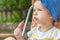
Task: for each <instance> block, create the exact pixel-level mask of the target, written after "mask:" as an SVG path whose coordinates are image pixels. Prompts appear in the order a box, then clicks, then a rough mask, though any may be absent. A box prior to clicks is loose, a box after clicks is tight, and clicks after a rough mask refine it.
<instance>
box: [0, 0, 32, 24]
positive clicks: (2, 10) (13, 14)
mask: <svg viewBox="0 0 60 40" xmlns="http://www.w3.org/2000/svg"><path fill="white" fill-rule="evenodd" d="M30 6H31V0H0V23H1V22H4V23H6V22H20V21H22V20H25V18H26V15H27V11H28V8H29V7H30Z"/></svg>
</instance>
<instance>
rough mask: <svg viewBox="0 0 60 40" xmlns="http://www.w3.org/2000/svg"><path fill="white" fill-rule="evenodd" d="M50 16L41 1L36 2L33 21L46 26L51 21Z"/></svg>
mask: <svg viewBox="0 0 60 40" xmlns="http://www.w3.org/2000/svg"><path fill="white" fill-rule="evenodd" d="M49 18H50V15H49V13H48V11H47V9H45V7H44V6H43V5H42V4H41V2H40V1H36V2H35V4H34V9H33V21H35V22H36V23H40V24H46V23H47V22H48V21H49Z"/></svg>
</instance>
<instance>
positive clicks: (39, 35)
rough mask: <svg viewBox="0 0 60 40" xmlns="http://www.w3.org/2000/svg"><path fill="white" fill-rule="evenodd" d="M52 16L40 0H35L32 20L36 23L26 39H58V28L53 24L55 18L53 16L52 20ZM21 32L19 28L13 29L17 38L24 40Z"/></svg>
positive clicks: (59, 37)
mask: <svg viewBox="0 0 60 40" xmlns="http://www.w3.org/2000/svg"><path fill="white" fill-rule="evenodd" d="M52 17H53V16H52V15H50V11H49V10H48V8H47V9H46V7H44V5H42V2H41V1H39V0H38V1H35V3H34V9H33V18H32V21H34V22H35V23H36V25H35V27H33V28H32V29H31V30H30V31H29V32H28V40H59V39H60V35H59V34H60V30H59V29H57V28H56V27H55V26H54V25H53V24H54V22H53V21H54V20H55V21H56V19H55V18H54V17H53V18H54V20H53V18H52ZM21 33H22V32H21V29H19V28H18V27H17V28H16V29H15V31H14V34H15V37H16V38H17V40H25V39H24V38H23V37H22V35H21Z"/></svg>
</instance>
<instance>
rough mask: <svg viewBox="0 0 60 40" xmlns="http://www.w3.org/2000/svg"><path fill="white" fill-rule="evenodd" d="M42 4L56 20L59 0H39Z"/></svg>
mask: <svg viewBox="0 0 60 40" xmlns="http://www.w3.org/2000/svg"><path fill="white" fill-rule="evenodd" d="M40 1H41V2H42V4H43V5H44V6H45V7H46V9H48V11H49V12H50V14H51V16H52V18H53V19H54V20H55V21H57V18H58V16H59V15H60V0H40Z"/></svg>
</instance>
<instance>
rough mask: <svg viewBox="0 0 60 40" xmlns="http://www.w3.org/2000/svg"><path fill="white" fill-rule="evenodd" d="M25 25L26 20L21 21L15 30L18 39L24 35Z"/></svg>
mask: <svg viewBox="0 0 60 40" xmlns="http://www.w3.org/2000/svg"><path fill="white" fill-rule="evenodd" d="M23 26H24V21H22V22H20V23H19V25H18V27H17V28H16V29H15V30H14V35H15V37H16V38H17V39H19V38H21V37H22V28H23Z"/></svg>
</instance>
